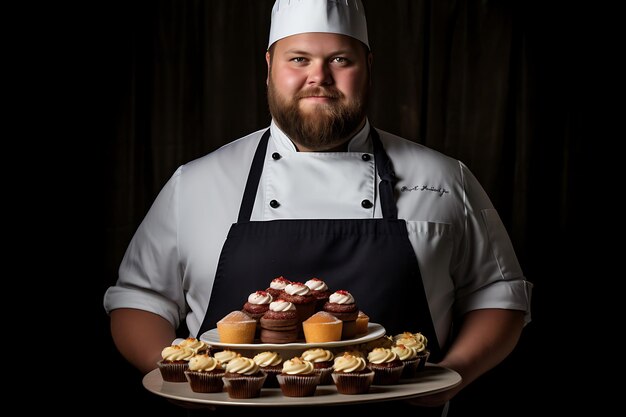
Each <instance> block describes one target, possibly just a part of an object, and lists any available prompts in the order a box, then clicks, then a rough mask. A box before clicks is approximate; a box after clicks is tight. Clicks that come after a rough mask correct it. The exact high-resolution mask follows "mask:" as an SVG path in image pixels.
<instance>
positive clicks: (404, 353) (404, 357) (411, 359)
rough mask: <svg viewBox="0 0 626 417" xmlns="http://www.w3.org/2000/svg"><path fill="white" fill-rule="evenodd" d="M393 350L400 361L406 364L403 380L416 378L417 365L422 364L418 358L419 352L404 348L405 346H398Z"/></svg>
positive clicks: (392, 348) (393, 347)
mask: <svg viewBox="0 0 626 417" xmlns="http://www.w3.org/2000/svg"><path fill="white" fill-rule="evenodd" d="M391 350H392V351H393V352H394V353H395V354H396V355H398V359H400V360H401V361H402V363H403V364H404V369H403V370H402V375H401V376H400V377H401V378H412V377H413V376H415V371H416V370H417V365H418V364H419V362H420V358H419V357H418V356H417V351H416V350H415V349H413V348H411V347H407V346H404V345H403V344H397V345H394V346H392V347H391Z"/></svg>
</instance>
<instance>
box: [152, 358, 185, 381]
mask: <svg viewBox="0 0 626 417" xmlns="http://www.w3.org/2000/svg"><path fill="white" fill-rule="evenodd" d="M157 366H158V367H159V370H160V371H161V377H162V378H163V381H167V382H187V378H186V377H185V371H186V370H187V369H189V363H163V362H162V361H161V362H157Z"/></svg>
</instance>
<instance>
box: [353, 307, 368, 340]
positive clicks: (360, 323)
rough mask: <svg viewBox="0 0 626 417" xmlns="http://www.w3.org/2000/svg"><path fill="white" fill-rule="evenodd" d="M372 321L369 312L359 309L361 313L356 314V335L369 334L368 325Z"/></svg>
mask: <svg viewBox="0 0 626 417" xmlns="http://www.w3.org/2000/svg"><path fill="white" fill-rule="evenodd" d="M369 322H370V318H369V316H368V315H367V314H365V313H364V312H362V311H359V314H358V315H357V316H356V335H357V336H359V335H365V334H367V332H368V330H367V325H368V324H369Z"/></svg>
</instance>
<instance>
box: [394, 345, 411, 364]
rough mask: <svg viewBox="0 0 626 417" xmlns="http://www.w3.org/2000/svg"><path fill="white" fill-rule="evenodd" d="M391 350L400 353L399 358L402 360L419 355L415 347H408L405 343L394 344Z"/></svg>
mask: <svg viewBox="0 0 626 417" xmlns="http://www.w3.org/2000/svg"><path fill="white" fill-rule="evenodd" d="M391 350H393V351H394V352H395V354H396V355H398V358H399V359H400V360H402V361H408V360H411V359H415V357H417V352H416V351H415V349H413V348H410V347H406V346H404V345H396V346H392V347H391Z"/></svg>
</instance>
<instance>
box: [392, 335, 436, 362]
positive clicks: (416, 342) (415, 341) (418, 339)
mask: <svg viewBox="0 0 626 417" xmlns="http://www.w3.org/2000/svg"><path fill="white" fill-rule="evenodd" d="M393 341H394V343H395V344H396V345H404V346H406V347H410V348H412V349H414V350H415V352H416V354H417V357H418V358H419V362H418V364H417V368H416V370H417V371H419V370H421V369H424V366H426V361H427V360H428V357H429V356H430V351H429V350H428V348H427V346H428V339H427V338H426V336H424V335H423V334H421V333H419V332H418V333H411V332H404V333H400V334H397V335H395V336H394V337H393Z"/></svg>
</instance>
